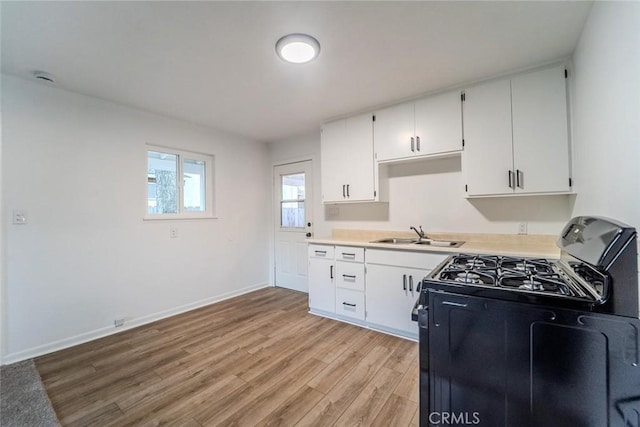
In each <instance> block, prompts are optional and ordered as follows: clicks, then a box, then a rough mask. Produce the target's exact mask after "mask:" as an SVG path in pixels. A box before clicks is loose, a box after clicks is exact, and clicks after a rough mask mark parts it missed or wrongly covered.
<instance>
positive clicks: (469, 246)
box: [308, 229, 560, 259]
mask: <svg viewBox="0 0 640 427" xmlns="http://www.w3.org/2000/svg"><path fill="white" fill-rule="evenodd" d="M427 236H428V237H429V238H431V239H434V240H450V241H464V242H465V243H464V244H463V245H462V246H458V247H455V248H454V247H443V246H430V245H416V244H413V243H408V244H394V243H372V241H373V240H379V239H383V238H388V237H400V238H407V237H408V238H415V237H417V236H416V235H415V234H411V233H407V232H396V231H380V230H344V229H336V230H334V231H333V235H332V236H330V237H320V238H311V239H308V242H309V243H312V244H323V245H343V246H359V247H366V248H372V249H395V250H404V251H415V252H436V253H471V254H485V255H504V256H521V257H532V258H550V259H557V258H559V257H560V249H559V248H558V247H557V246H556V245H555V240H556V236H550V235H512V234H470V233H427Z"/></svg>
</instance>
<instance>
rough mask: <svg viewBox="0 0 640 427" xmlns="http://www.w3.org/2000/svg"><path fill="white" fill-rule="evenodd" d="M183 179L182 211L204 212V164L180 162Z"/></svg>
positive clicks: (200, 161)
mask: <svg viewBox="0 0 640 427" xmlns="http://www.w3.org/2000/svg"><path fill="white" fill-rule="evenodd" d="M182 169H183V170H182V172H183V173H182V175H183V178H184V210H185V211H191V212H204V210H205V182H206V181H205V162H204V161H202V160H191V159H184V160H183V161H182Z"/></svg>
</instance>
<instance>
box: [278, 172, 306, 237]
mask: <svg viewBox="0 0 640 427" xmlns="http://www.w3.org/2000/svg"><path fill="white" fill-rule="evenodd" d="M281 179H282V190H281V191H282V198H281V199H280V226H281V227H282V228H304V198H305V186H304V172H303V173H296V174H291V175H282V178H281Z"/></svg>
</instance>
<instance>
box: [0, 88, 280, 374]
mask: <svg viewBox="0 0 640 427" xmlns="http://www.w3.org/2000/svg"><path fill="white" fill-rule="evenodd" d="M2 138H3V147H2V149H3V155H2V162H3V163H2V182H3V187H2V196H3V203H2V207H3V214H4V218H5V221H4V223H3V232H4V237H5V245H6V246H5V256H6V258H5V264H4V266H3V269H4V274H5V278H6V282H5V289H4V295H5V296H6V300H5V301H4V310H3V313H4V318H3V319H2V320H3V321H2V328H3V335H6V347H5V349H4V350H5V354H4V355H3V359H2V361H3V362H4V363H9V362H11V361H14V360H19V359H23V358H26V357H31V356H33V355H35V354H39V353H44V352H48V351H51V350H53V349H56V348H60V347H64V346H69V345H72V344H75V343H77V342H79V341H84V340H88V339H92V338H94V337H96V336H99V335H101V334H107V333H113V332H115V331H119V330H120V329H117V330H116V329H114V327H113V320H114V318H115V317H116V316H125V317H126V318H127V320H128V322H127V323H128V324H129V325H134V324H138V323H141V322H145V321H149V320H152V319H155V318H157V317H161V316H166V315H168V314H171V313H174V312H178V311H180V310H185V309H188V308H191V307H194V306H198V305H201V304H205V303H208V302H212V301H215V300H218V299H221V298H223V297H226V296H230V295H234V294H238V293H241V292H244V291H247V290H249V289H254V288H256V287H261V286H265V285H266V284H267V283H268V271H269V264H268V231H267V230H268V227H269V225H270V224H269V206H270V191H269V187H268V186H267V184H266V183H267V182H269V177H270V169H269V164H268V163H269V162H268V153H267V148H266V146H265V145H264V144H257V143H254V142H252V141H247V140H244V139H241V138H238V137H234V136H231V135H227V134H223V133H219V132H216V131H213V130H210V129H207V128H203V127H199V126H195V125H191V124H188V123H185V122H181V121H177V120H173V119H169V118H165V117H161V116H157V115H153V114H150V113H146V112H142V111H137V110H134V109H130V108H127V107H123V106H119V105H115V104H112V103H109V102H105V101H102V100H99V99H95V98H90V97H86V96H82V95H78V94H74V93H71V92H66V91H63V90H59V89H56V88H52V87H48V86H46V85H42V84H39V83H33V82H28V81H24V80H21V79H17V78H14V77H9V76H2ZM145 143H151V144H156V145H164V146H170V147H176V148H183V149H187V150H193V151H199V152H204V153H210V154H213V155H215V166H216V170H215V179H216V186H215V192H216V205H217V208H216V212H217V216H218V217H219V219H208V220H190V221H189V220H182V221H170V222H166V221H146V222H145V221H143V220H142V217H143V215H144V213H145V205H146V199H145V198H146V182H145V179H144V177H145V175H146V151H145ZM13 209H24V210H26V211H27V215H28V224H27V225H12V224H11V223H10V220H11V219H10V213H11V211H12V210H13ZM170 225H176V226H177V227H178V233H179V237H178V238H177V239H171V238H170V237H169V227H170ZM248 236H250V237H251V238H250V239H249V238H247V237H248Z"/></svg>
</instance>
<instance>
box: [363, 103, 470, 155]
mask: <svg viewBox="0 0 640 427" xmlns="http://www.w3.org/2000/svg"><path fill="white" fill-rule="evenodd" d="M374 145H375V151H376V160H377V161H379V162H387V161H393V160H403V159H410V158H413V157H424V156H431V155H435V154H441V153H449V152H455V151H460V150H461V149H462V108H461V100H460V92H459V91H453V92H447V93H443V94H440V95H436V96H430V97H427V98H423V99H420V100H418V101H415V102H406V103H404V104H400V105H395V106H393V107H389V108H385V109H383V110H379V111H377V112H376V120H375V123H374Z"/></svg>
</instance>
